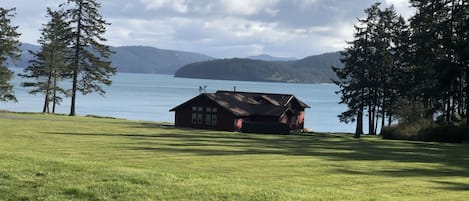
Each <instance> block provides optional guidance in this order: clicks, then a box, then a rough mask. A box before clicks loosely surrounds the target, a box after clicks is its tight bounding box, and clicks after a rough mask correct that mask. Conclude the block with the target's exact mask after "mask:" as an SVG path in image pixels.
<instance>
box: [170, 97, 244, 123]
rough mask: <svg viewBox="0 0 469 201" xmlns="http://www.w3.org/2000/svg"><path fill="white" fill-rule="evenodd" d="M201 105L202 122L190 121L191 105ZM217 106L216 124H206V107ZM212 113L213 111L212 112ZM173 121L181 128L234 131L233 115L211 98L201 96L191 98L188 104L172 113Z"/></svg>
mask: <svg viewBox="0 0 469 201" xmlns="http://www.w3.org/2000/svg"><path fill="white" fill-rule="evenodd" d="M194 106H195V107H202V108H203V111H202V112H201V113H202V123H200V124H199V123H196V124H193V123H192V107H194ZM207 107H210V108H217V112H216V115H217V123H216V125H207V123H206V117H207V112H206V111H207V110H206V108H207ZM212 114H213V113H212ZM174 123H175V126H176V127H182V128H197V129H213V130H223V131H235V130H236V129H235V126H234V115H233V114H231V113H230V112H228V111H226V110H225V109H223V108H221V107H219V106H218V105H217V104H216V103H214V102H213V101H212V100H210V99H208V98H206V97H204V96H201V97H199V98H197V99H194V100H192V101H191V102H190V103H189V104H187V105H185V106H183V107H181V108H179V109H178V110H177V111H176V112H175V115H174Z"/></svg>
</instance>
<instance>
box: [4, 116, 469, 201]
mask: <svg viewBox="0 0 469 201" xmlns="http://www.w3.org/2000/svg"><path fill="white" fill-rule="evenodd" d="M468 199H469V145H467V144H463V145H461V144H443V143H423V142H409V141H387V140H382V139H380V138H376V137H364V138H362V139H353V138H351V136H349V135H338V134H311V135H308V136H301V135H256V134H242V133H228V132H212V131H203V130H182V129H174V128H165V127H163V126H160V125H158V124H156V123H151V122H138V121H127V120H116V119H103V118H91V117H67V116H54V115H43V114H16V113H8V112H0V200H23V201H25V200H57V201H59V200H60V201H63V200H122V201H124V200H125V201H128V200H204V201H208V200H282V201H283V200H468Z"/></svg>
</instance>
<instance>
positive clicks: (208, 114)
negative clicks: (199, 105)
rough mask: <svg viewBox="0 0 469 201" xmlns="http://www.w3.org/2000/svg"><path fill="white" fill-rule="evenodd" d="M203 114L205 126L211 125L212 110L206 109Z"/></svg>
mask: <svg viewBox="0 0 469 201" xmlns="http://www.w3.org/2000/svg"><path fill="white" fill-rule="evenodd" d="M205 110H206V113H205V124H206V125H212V108H211V107H207V108H206V109H205Z"/></svg>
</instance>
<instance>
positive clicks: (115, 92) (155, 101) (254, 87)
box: [0, 69, 354, 132]
mask: <svg viewBox="0 0 469 201" xmlns="http://www.w3.org/2000/svg"><path fill="white" fill-rule="evenodd" d="M13 70H14V71H15V72H20V71H21V70H20V69H13ZM21 81H23V80H22V79H21V78H18V77H17V76H15V78H14V80H13V84H14V85H15V92H16V97H17V99H18V103H10V102H9V103H0V110H11V111H20V112H40V111H42V100H43V99H42V98H43V97H42V96H40V95H30V94H28V93H27V90H28V89H25V88H23V87H20V82H21ZM64 84H65V85H70V86H71V84H70V83H64ZM199 86H207V88H206V92H215V91H217V90H233V87H234V86H236V90H237V91H249V92H265V93H286V94H293V95H295V96H297V97H298V98H299V99H301V100H303V101H304V102H305V103H306V104H308V105H309V106H311V108H310V109H307V110H306V117H305V118H306V119H305V127H307V128H312V129H313V130H314V131H321V132H353V131H354V126H353V125H352V124H351V125H347V124H343V123H340V122H339V120H338V118H337V115H338V114H340V113H341V112H343V111H345V109H346V107H345V106H344V105H339V104H338V101H339V96H338V95H336V94H335V93H334V91H336V90H337V87H336V86H335V85H333V84H290V83H271V82H244V81H222V80H204V79H187V78H174V77H173V76H172V75H156V74H134V73H118V74H117V75H116V76H115V77H113V84H112V86H111V87H109V88H106V94H105V95H104V96H99V95H96V94H91V95H86V96H83V95H79V96H78V97H77V108H76V111H77V114H78V115H87V114H93V115H100V116H112V117H119V118H126V119H132V120H149V121H157V122H174V113H172V112H169V110H170V109H171V108H173V107H175V106H177V105H178V104H180V103H182V102H184V101H186V100H188V99H190V98H192V97H194V96H196V95H198V94H199ZM69 107H70V100H69V99H65V100H64V102H63V103H62V104H61V105H60V106H58V108H57V110H56V111H57V112H58V113H68V112H69Z"/></svg>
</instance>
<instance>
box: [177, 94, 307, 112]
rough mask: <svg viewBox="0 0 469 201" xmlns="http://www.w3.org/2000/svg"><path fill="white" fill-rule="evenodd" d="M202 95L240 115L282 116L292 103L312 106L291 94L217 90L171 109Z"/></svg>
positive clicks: (300, 105) (304, 106) (179, 106)
mask: <svg viewBox="0 0 469 201" xmlns="http://www.w3.org/2000/svg"><path fill="white" fill-rule="evenodd" d="M201 96H204V97H207V98H208V99H210V100H212V101H213V102H214V103H216V104H217V105H219V106H220V107H222V108H224V109H226V110H228V111H229V112H231V113H233V114H234V115H235V116H238V117H245V116H253V115H259V116H278V117H280V116H282V115H283V114H284V113H285V112H287V111H288V110H291V108H290V104H291V103H292V104H295V103H296V105H297V106H299V107H300V108H302V109H304V108H310V107H309V106H308V105H306V104H305V103H304V102H302V101H300V100H299V99H297V98H296V97H295V96H293V95H290V94H272V93H253V92H238V91H236V92H235V91H217V92H216V93H204V94H200V95H199V96H197V97H194V98H193V99H190V100H188V101H186V102H185V103H183V104H181V105H178V106H176V107H175V108H173V109H171V110H170V111H176V110H178V109H179V108H181V107H184V106H185V105H187V104H189V103H190V102H191V101H192V100H194V99H197V98H199V97H201Z"/></svg>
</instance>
